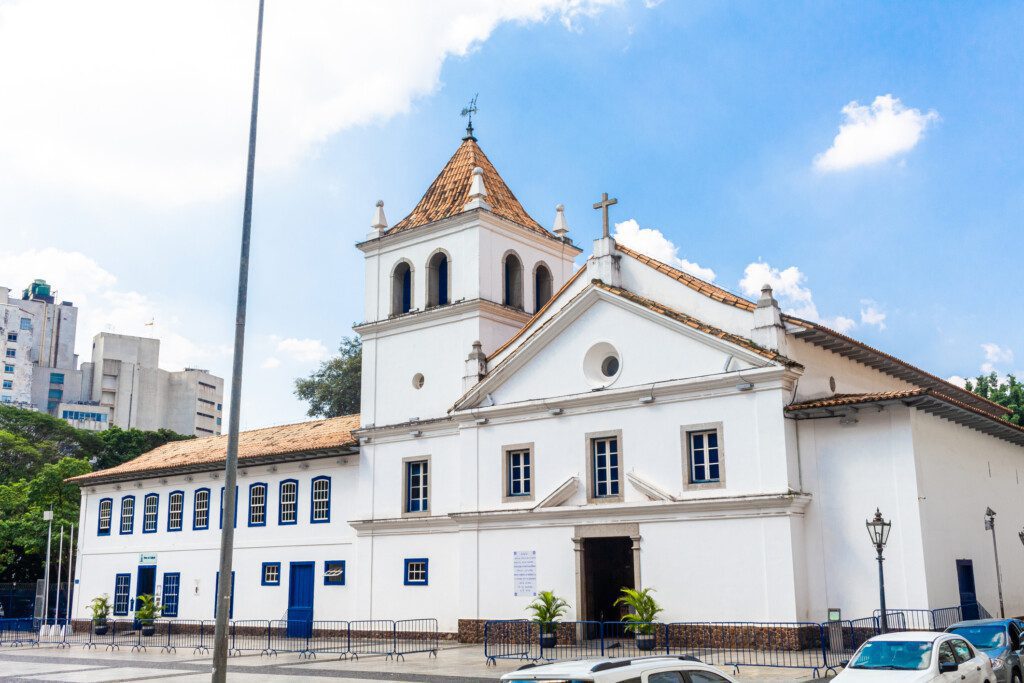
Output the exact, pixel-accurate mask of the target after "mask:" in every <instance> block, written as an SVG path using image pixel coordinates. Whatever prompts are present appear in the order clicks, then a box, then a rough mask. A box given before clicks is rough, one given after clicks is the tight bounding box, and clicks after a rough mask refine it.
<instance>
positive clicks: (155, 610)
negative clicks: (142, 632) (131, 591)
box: [135, 595, 164, 621]
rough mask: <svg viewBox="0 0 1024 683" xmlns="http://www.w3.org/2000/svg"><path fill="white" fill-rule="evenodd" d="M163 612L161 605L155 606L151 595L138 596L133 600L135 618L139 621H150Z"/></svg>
mask: <svg viewBox="0 0 1024 683" xmlns="http://www.w3.org/2000/svg"><path fill="white" fill-rule="evenodd" d="M163 611H164V608H163V605H158V604H156V598H154V597H153V596H152V595H140V596H139V597H137V598H136V599H135V618H136V619H138V620H139V621H152V620H153V619H156V618H157V617H159V616H160V613H161V612H163Z"/></svg>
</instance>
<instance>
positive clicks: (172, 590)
mask: <svg viewBox="0 0 1024 683" xmlns="http://www.w3.org/2000/svg"><path fill="white" fill-rule="evenodd" d="M180 592H181V574H179V573H178V572H168V573H166V574H164V590H163V593H162V597H161V604H162V605H163V608H164V609H163V611H162V612H161V616H164V617H176V616H178V595H179V593H180Z"/></svg>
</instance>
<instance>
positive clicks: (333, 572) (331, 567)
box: [324, 560, 345, 586]
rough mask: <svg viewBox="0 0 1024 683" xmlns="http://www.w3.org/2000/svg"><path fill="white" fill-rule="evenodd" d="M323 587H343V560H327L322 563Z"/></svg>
mask: <svg viewBox="0 0 1024 683" xmlns="http://www.w3.org/2000/svg"><path fill="white" fill-rule="evenodd" d="M324 585H325V586H344V585H345V560H327V561H326V562H324Z"/></svg>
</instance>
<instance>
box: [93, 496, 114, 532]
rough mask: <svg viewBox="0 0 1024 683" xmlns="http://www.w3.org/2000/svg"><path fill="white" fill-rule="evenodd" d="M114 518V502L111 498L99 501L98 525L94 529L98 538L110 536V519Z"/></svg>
mask: <svg viewBox="0 0 1024 683" xmlns="http://www.w3.org/2000/svg"><path fill="white" fill-rule="evenodd" d="M113 516H114V500H113V499H112V498H103V499H101V500H100V514H99V524H98V526H97V527H96V533H97V534H98V535H99V536H109V535H110V519H111V518H112V517H113Z"/></svg>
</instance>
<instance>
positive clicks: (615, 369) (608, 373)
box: [601, 356, 619, 377]
mask: <svg viewBox="0 0 1024 683" xmlns="http://www.w3.org/2000/svg"><path fill="white" fill-rule="evenodd" d="M601 374H602V375H604V376H605V377H614V376H615V375H617V374H619V359H618V358H616V357H615V356H608V357H606V358H605V359H604V360H603V361H601Z"/></svg>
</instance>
